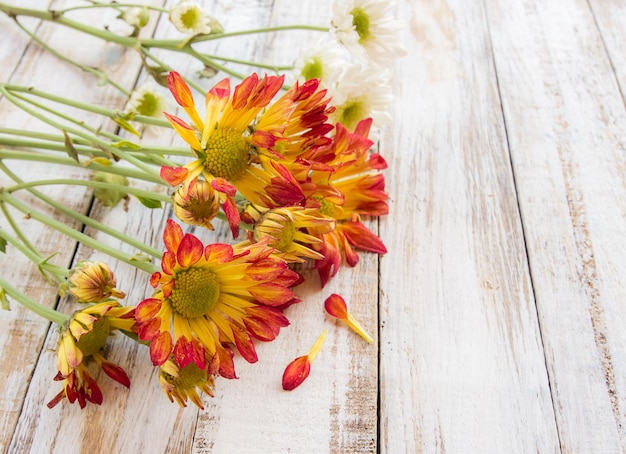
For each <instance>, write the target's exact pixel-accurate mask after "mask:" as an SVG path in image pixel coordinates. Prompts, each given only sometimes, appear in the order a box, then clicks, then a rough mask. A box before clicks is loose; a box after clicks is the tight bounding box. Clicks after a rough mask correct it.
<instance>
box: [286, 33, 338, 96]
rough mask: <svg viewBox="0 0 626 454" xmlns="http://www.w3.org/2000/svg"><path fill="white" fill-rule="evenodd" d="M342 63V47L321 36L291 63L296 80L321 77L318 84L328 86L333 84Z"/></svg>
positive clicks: (301, 80) (303, 80)
mask: <svg viewBox="0 0 626 454" xmlns="http://www.w3.org/2000/svg"><path fill="white" fill-rule="evenodd" d="M344 65H345V61H344V59H343V56H342V48H341V47H339V46H338V45H337V43H336V42H334V41H329V40H327V39H324V38H322V39H319V40H318V41H317V42H316V43H315V44H314V45H313V46H311V47H309V48H307V49H305V50H304V51H303V52H302V53H301V54H300V56H299V57H298V58H297V59H296V61H295V62H294V64H293V72H294V75H295V78H296V80H297V81H298V82H305V81H307V80H310V79H321V84H320V85H321V86H323V87H329V86H332V85H334V84H335V82H336V81H337V79H338V77H339V75H340V74H341V70H342V67H343V66H344Z"/></svg>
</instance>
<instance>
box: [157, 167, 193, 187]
mask: <svg viewBox="0 0 626 454" xmlns="http://www.w3.org/2000/svg"><path fill="white" fill-rule="evenodd" d="M188 173H189V170H188V169H186V168H185V167H167V166H163V167H161V178H163V180H165V181H166V182H167V183H168V184H169V185H171V186H178V185H179V184H181V183H182V182H183V181H185V178H187V174H188Z"/></svg>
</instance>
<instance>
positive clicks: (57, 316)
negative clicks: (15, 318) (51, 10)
mask: <svg viewBox="0 0 626 454" xmlns="http://www.w3.org/2000/svg"><path fill="white" fill-rule="evenodd" d="M0 288H2V289H3V290H4V291H5V292H6V294H7V295H9V296H10V297H11V298H13V299H14V300H15V301H17V302H18V303H20V304H21V305H22V306H24V307H25V308H26V309H28V310H29V311H31V312H34V313H35V314H37V315H39V316H41V317H43V318H45V319H46V320H49V321H51V322H52V323H56V324H57V325H63V324H64V323H65V322H66V321H67V320H69V318H70V317H69V315H65V314H62V313H61V312H58V311H55V310H54V309H51V308H49V307H46V306H44V305H43V304H41V303H38V302H37V301H35V300H34V299H32V298H30V297H28V296H26V295H25V294H24V293H22V292H20V291H19V290H18V289H16V288H15V287H13V286H12V285H11V284H9V283H8V282H7V281H5V280H4V279H2V278H1V277H0Z"/></svg>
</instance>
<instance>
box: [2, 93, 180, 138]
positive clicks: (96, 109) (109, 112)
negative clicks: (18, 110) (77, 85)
mask: <svg viewBox="0 0 626 454" xmlns="http://www.w3.org/2000/svg"><path fill="white" fill-rule="evenodd" d="M0 87H4V88H5V89H6V90H9V91H15V92H23V93H29V94H31V95H33V96H38V97H40V98H44V99H47V100H49V101H54V102H58V103H60V104H65V105H67V106H70V107H76V108H77V109H81V110H84V111H86V112H93V113H95V114H99V115H103V116H105V117H109V118H111V119H113V118H116V117H118V116H119V115H120V111H118V110H115V109H108V108H106V107H101V106H97V105H94V104H88V103H84V102H79V101H75V100H73V99H69V98H64V97H62V96H57V95H53V94H51V93H47V92H45V91H41V90H37V89H35V88H33V87H23V86H20V85H13V84H0ZM132 121H136V122H137V123H144V124H149V125H154V126H163V127H165V128H168V129H171V128H172V126H171V125H170V123H169V122H168V121H167V120H163V119H160V118H154V117H147V116H145V115H135V116H134V117H133V119H132Z"/></svg>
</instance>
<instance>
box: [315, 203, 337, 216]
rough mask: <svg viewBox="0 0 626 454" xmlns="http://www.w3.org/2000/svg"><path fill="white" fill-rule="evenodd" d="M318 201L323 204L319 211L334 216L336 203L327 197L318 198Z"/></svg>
mask: <svg viewBox="0 0 626 454" xmlns="http://www.w3.org/2000/svg"><path fill="white" fill-rule="evenodd" d="M317 201H318V202H319V203H320V204H321V206H320V207H319V212H320V213H321V214H323V215H324V216H330V217H333V214H334V213H335V204H334V203H333V202H331V201H330V200H327V199H317Z"/></svg>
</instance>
